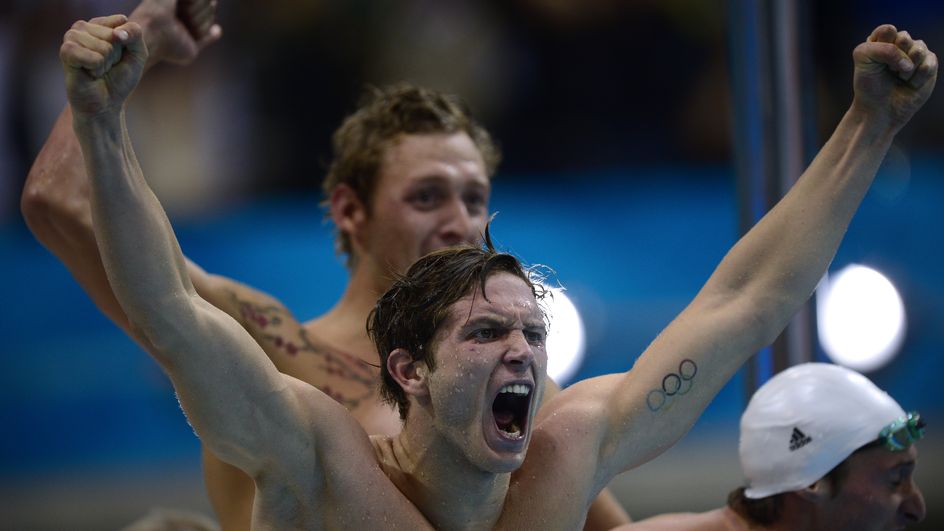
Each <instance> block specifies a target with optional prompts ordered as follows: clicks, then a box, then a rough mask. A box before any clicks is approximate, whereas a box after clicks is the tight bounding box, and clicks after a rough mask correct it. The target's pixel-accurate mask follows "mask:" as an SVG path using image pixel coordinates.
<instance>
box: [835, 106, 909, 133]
mask: <svg viewBox="0 0 944 531" xmlns="http://www.w3.org/2000/svg"><path fill="white" fill-rule="evenodd" d="M846 116H847V117H848V118H849V119H852V120H853V121H854V122H855V123H856V124H858V125H860V126H862V127H864V128H866V129H867V130H869V131H871V132H872V133H873V134H875V135H876V136H889V137H893V136H895V135H896V134H897V133H898V131H900V130H901V128H902V127H904V125H905V123H907V120H902V119H901V118H900V117H898V116H896V115H895V113H894V112H892V111H891V110H889V109H887V108H875V107H874V106H872V105H868V104H865V103H862V102H861V101H859V100H858V98H853V100H852V105H851V106H850V107H849V110H848V111H847V112H846Z"/></svg>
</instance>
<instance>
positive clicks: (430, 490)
mask: <svg viewBox="0 0 944 531" xmlns="http://www.w3.org/2000/svg"><path fill="white" fill-rule="evenodd" d="M410 420H414V419H410ZM419 424H420V423H418V422H416V423H411V422H410V421H409V420H408V421H407V424H406V425H404V429H403V430H402V431H401V433H400V435H398V436H396V437H393V438H391V439H389V447H388V452H386V453H387V455H385V456H381V457H380V458H381V460H382V461H383V463H382V465H383V466H384V468H385V470H386V471H387V474H388V476H389V477H390V479H391V480H392V481H393V482H394V484H396V486H397V488H398V489H399V490H400V491H401V492H402V493H403V494H404V495H405V496H406V497H407V498H409V499H410V501H412V502H413V504H414V505H416V507H417V508H418V509H419V510H420V512H422V513H423V515H424V516H426V518H427V519H428V520H429V521H430V523H432V524H433V526H434V527H435V528H437V529H460V528H461V529H492V528H494V526H495V524H496V523H497V522H498V519H499V517H500V516H501V512H502V508H503V507H504V503H505V496H506V495H507V493H508V485H509V481H510V478H511V474H507V473H505V474H497V473H491V472H486V471H483V470H481V469H479V468H476V467H475V466H474V465H473V464H472V463H469V462H468V460H467V459H466V457H465V456H464V455H461V453H460V452H458V451H457V449H456V448H455V447H454V446H453V445H451V444H449V443H448V442H447V441H445V440H443V439H442V438H441V437H439V436H437V435H436V434H435V432H434V430H432V429H431V428H428V427H429V426H431V424H430V423H428V422H425V423H423V424H424V425H423V426H419V427H418V425H419Z"/></svg>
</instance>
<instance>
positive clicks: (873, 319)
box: [816, 265, 905, 372]
mask: <svg viewBox="0 0 944 531" xmlns="http://www.w3.org/2000/svg"><path fill="white" fill-rule="evenodd" d="M816 312H817V322H818V324H819V341H820V343H821V344H822V345H823V350H825V351H826V354H828V355H829V357H830V358H831V359H832V360H833V361H835V362H836V363H838V364H840V365H844V366H846V367H849V368H850V369H855V370H857V371H863V372H864V371H872V370H875V369H878V368H879V367H882V366H883V365H885V364H886V363H888V362H889V361H891V359H892V358H894V357H895V354H897V353H898V348H899V347H900V346H901V343H902V341H903V340H904V337H905V307H904V304H902V302H901V297H900V296H899V295H898V291H897V290H895V286H893V285H892V283H891V282H890V281H889V280H888V279H887V278H885V276H883V275H882V274H881V273H879V272H878V271H876V270H874V269H871V268H868V267H865V266H861V265H850V266H848V267H846V268H845V269H843V270H842V271H840V272H839V273H837V274H835V275H834V276H833V277H832V278H829V277H827V278H824V279H823V282H822V283H821V284H820V287H819V290H818V293H817V297H816Z"/></svg>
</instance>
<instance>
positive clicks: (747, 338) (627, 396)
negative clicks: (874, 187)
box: [575, 25, 937, 475]
mask: <svg viewBox="0 0 944 531" xmlns="http://www.w3.org/2000/svg"><path fill="white" fill-rule="evenodd" d="M853 58H854V62H855V81H854V88H855V97H854V100H853V103H852V106H851V107H850V109H849V111H848V112H847V113H846V114H845V116H844V117H843V119H842V121H841V122H840V123H839V125H838V127H837V128H836V131H835V132H834V133H833V135H832V136H831V137H830V139H829V140H828V141H827V143H826V145H825V146H824V147H823V148H822V150H821V151H820V153H819V154H818V155H817V156H816V158H815V159H814V161H813V163H812V164H811V165H810V167H809V168H808V169H807V170H806V171H805V172H804V173H803V175H802V176H801V177H800V179H799V180H798V181H797V183H796V184H795V185H794V186H793V188H792V189H791V190H790V191H789V192H788V193H787V195H786V196H784V198H783V199H782V200H781V201H780V202H779V203H778V204H777V205H776V206H775V207H774V208H773V209H772V210H771V211H770V212H769V213H768V214H767V215H766V216H764V218H763V219H761V220H760V221H759V222H758V223H757V225H756V226H755V227H754V228H752V229H751V230H750V232H748V233H747V234H746V235H745V236H744V237H743V238H741V240H740V241H738V242H737V244H736V245H735V246H734V247H733V248H732V249H731V250H730V251H729V252H728V254H727V256H725V258H724V259H723V260H722V261H721V263H720V264H719V265H718V267H717V269H716V270H715V271H714V273H713V274H712V275H711V277H710V278H709V279H708V281H707V283H706V284H705V285H704V287H703V288H702V289H701V291H700V292H699V293H698V294H697V296H696V297H695V299H694V300H693V301H692V302H691V303H690V304H689V306H688V307H687V308H685V310H684V311H683V312H682V313H681V314H680V315H679V316H678V317H677V318H676V319H675V320H674V321H673V322H672V323H671V324H670V325H669V326H668V327H667V328H666V329H665V330H664V331H663V332H662V333H661V334H660V335H659V336H658V337H657V338H656V339H655V341H653V342H652V344H651V345H649V347H648V348H647V349H646V351H645V353H644V354H643V355H642V356H641V357H640V358H639V360H638V361H637V362H636V364H635V366H634V367H633V368H632V370H630V371H629V372H627V373H625V374H622V375H611V376H607V377H604V378H603V379H600V380H598V381H588V382H586V383H585V384H583V387H582V392H584V393H588V394H589V395H596V397H597V399H598V403H600V404H603V406H602V407H603V409H604V411H605V415H607V418H608V419H609V420H608V422H607V423H606V429H605V432H604V434H603V436H602V438H601V444H602V446H601V448H602V452H601V454H600V455H601V456H602V459H603V462H602V463H601V464H602V467H603V469H604V474H605V475H611V474H616V473H618V472H620V471H622V470H625V469H628V468H631V467H633V466H636V465H638V464H640V463H642V462H645V461H646V460H648V459H651V458H652V457H654V456H655V455H657V454H658V453H660V452H662V451H663V450H664V449H666V448H667V447H669V446H670V445H672V444H673V443H674V442H675V441H677V440H678V439H679V438H681V437H682V436H683V435H684V434H685V433H686V432H687V431H688V429H689V428H690V427H691V426H692V424H693V423H694V422H695V420H696V419H697V418H698V416H699V415H700V414H701V412H702V411H703V410H704V408H705V407H706V406H707V405H708V403H709V402H710V401H711V399H712V398H713V397H714V396H715V394H716V393H717V392H718V391H719V390H720V389H721V387H722V386H723V385H724V384H725V383H726V382H727V381H728V380H729V379H730V377H731V376H732V374H733V373H734V372H735V371H736V370H737V369H738V367H740V366H741V364H742V363H743V362H744V361H745V360H746V359H747V358H748V357H749V356H751V355H752V354H753V353H754V352H756V351H757V350H758V349H760V348H762V347H764V346H765V345H767V344H769V343H770V342H771V341H773V340H774V339H775V338H776V336H777V335H778V334H779V333H780V332H781V331H782V330H783V328H784V327H785V326H786V324H787V322H788V321H789V319H790V318H791V316H792V315H793V314H794V313H795V312H796V310H797V309H798V308H799V307H800V305H801V304H802V303H803V302H804V301H806V300H807V298H808V297H809V296H810V294H811V293H812V292H813V290H814V289H815V287H816V284H817V282H818V281H819V279H820V277H821V276H822V274H823V272H824V271H825V270H826V267H827V266H828V264H829V262H830V261H831V260H832V257H833V255H834V253H835V251H836V248H837V247H838V246H839V242H840V241H841V239H842V236H843V234H844V233H845V231H846V228H847V226H848V224H849V221H850V220H851V218H852V215H853V214H854V212H855V211H856V209H857V208H858V205H859V203H860V201H861V200H862V197H863V196H864V195H865V193H866V191H867V190H868V188H869V185H870V184H871V182H872V179H873V177H874V176H875V173H876V171H877V170H878V167H879V165H880V164H881V162H882V159H883V158H884V156H885V153H886V151H887V150H888V148H889V146H890V145H891V142H892V139H893V137H894V136H895V134H896V133H897V132H898V131H899V129H901V128H902V127H903V126H904V125H905V123H906V122H907V121H908V120H909V119H910V118H911V116H912V115H913V114H914V113H915V112H916V111H917V110H918V109H919V108H920V107H921V106H922V104H923V103H924V102H925V101H926V100H927V98H928V97H929V95H930V94H931V91H932V89H933V87H934V83H935V78H936V75H937V57H936V56H935V55H934V54H933V53H931V52H930V51H928V49H927V47H926V46H925V44H924V43H923V42H922V41H914V40H912V38H911V37H910V36H909V35H908V34H907V33H906V32H899V31H897V30H896V29H895V28H894V27H893V26H890V25H884V26H880V27H879V28H877V29H876V30H875V31H874V32H872V34H871V36H870V37H869V38H868V40H867V41H866V42H864V43H862V44H860V45H859V46H858V47H856V49H855V51H854V53H853ZM575 387H576V386H575Z"/></svg>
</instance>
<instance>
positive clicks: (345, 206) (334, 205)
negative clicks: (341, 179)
mask: <svg viewBox="0 0 944 531" xmlns="http://www.w3.org/2000/svg"><path fill="white" fill-rule="evenodd" d="M330 212H331V221H333V222H334V225H335V226H336V227H337V228H338V230H340V231H341V232H343V233H346V234H347V235H348V237H349V238H350V239H351V240H352V241H353V240H357V239H358V237H359V236H358V235H359V234H360V233H361V230H362V229H363V228H364V225H365V224H366V223H367V205H365V204H364V203H363V201H361V200H360V198H359V197H357V192H355V191H354V189H353V188H351V187H350V186H348V185H346V184H344V183H341V184H339V185H337V186H335V187H334V190H333V191H332V192H331V209H330Z"/></svg>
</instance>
